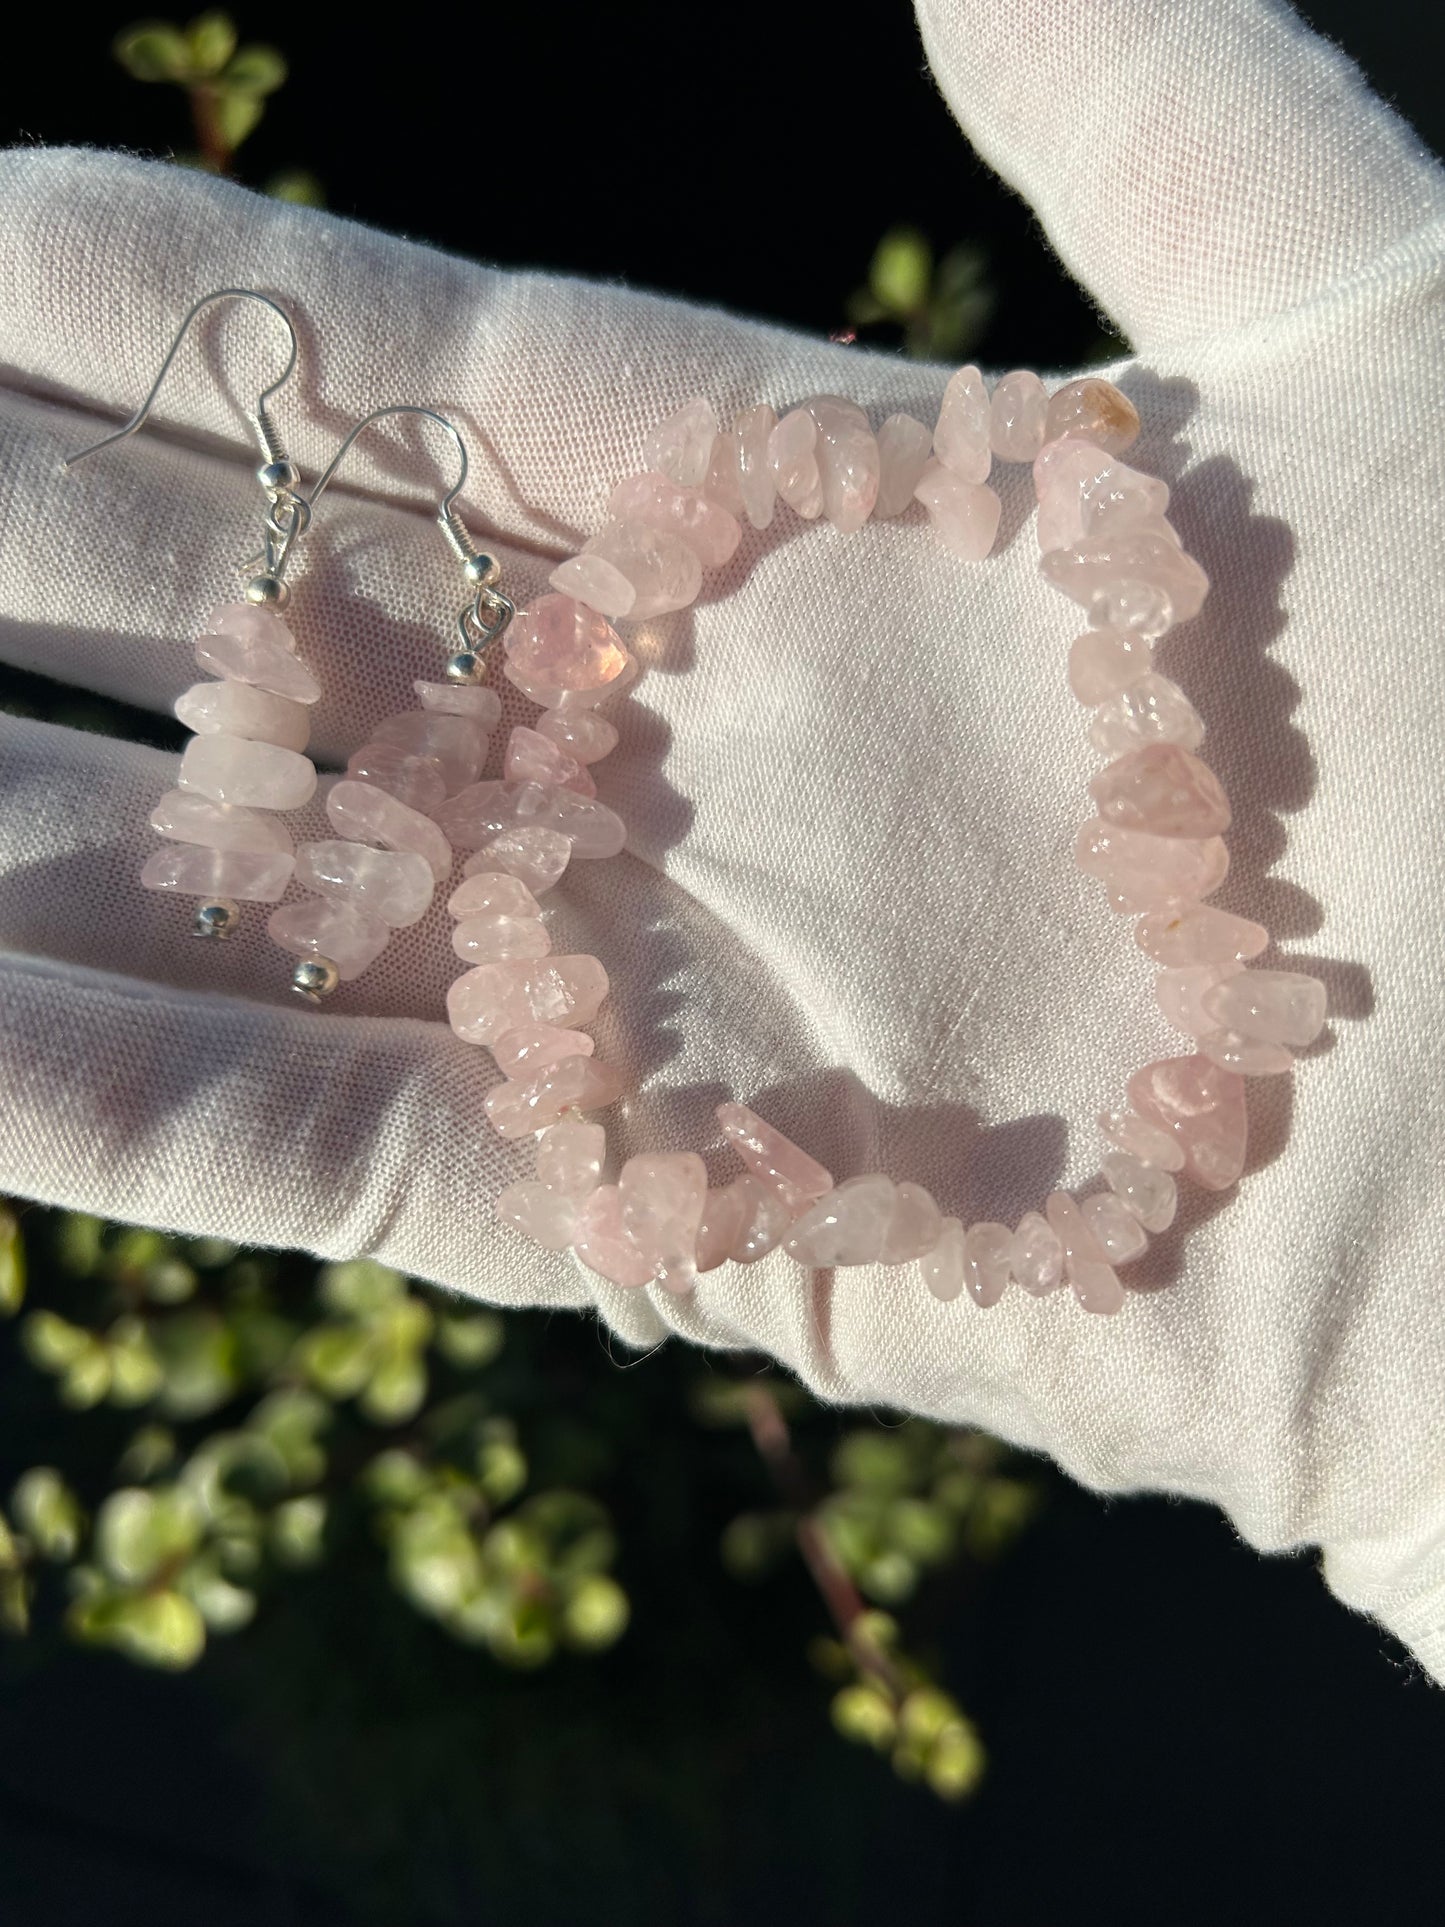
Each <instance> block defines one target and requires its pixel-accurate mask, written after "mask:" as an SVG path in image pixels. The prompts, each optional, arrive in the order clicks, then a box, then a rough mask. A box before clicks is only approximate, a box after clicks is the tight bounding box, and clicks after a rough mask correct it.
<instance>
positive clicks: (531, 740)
mask: <svg viewBox="0 0 1445 1927" xmlns="http://www.w3.org/2000/svg"><path fill="white" fill-rule="evenodd" d="M502 774H503V776H504V777H505V779H506V780H507V782H509V783H555V784H557V785H558V786H559V787H561V788H562V789H569V790H572V791H573V792H574V793H575V794H576V795H578V796H595V795H596V794H597V785H596V784H595V783H594V782H593V780H592V778H591V776H590V775H589V774H588V771H587V769H586V767H585V765H584V764H582V763H579V762H578V761H577V759H576V757H575V756H569V755H568V753H567V751H566V750H565V749H559V748H558V746H557V745H556V743H554V742H552V741H551V740H550V738H548V737H546V736H543V735H542V734H541V732H540V731H539V730H535V729H527V728H524V727H523V726H522V725H521V724H518V726H517V727H516V728H515V729H514V730H513V731H512V733H511V735H510V736H509V737H508V738H507V754H506V758H505V761H504V762H503V765H502Z"/></svg>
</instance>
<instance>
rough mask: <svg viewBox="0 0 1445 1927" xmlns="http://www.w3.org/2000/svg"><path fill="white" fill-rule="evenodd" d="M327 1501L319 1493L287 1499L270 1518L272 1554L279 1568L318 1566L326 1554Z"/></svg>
mask: <svg viewBox="0 0 1445 1927" xmlns="http://www.w3.org/2000/svg"><path fill="white" fill-rule="evenodd" d="M325 1535H326V1501H325V1500H324V1499H323V1498H322V1497H321V1495H320V1494H319V1493H316V1492H310V1493H307V1494H306V1496H305V1497H304V1498H300V1499H287V1500H286V1502H285V1504H284V1505H278V1506H277V1508H276V1510H275V1511H274V1512H273V1513H272V1514H271V1524H270V1543H271V1552H272V1555H273V1557H274V1558H275V1560H276V1562H277V1564H278V1565H282V1566H289V1567H291V1568H293V1569H301V1568H304V1567H307V1566H317V1565H320V1563H321V1560H322V1558H323V1556H324V1554H325V1551H326V1545H325Z"/></svg>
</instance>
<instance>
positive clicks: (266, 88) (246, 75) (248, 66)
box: [221, 43, 287, 94]
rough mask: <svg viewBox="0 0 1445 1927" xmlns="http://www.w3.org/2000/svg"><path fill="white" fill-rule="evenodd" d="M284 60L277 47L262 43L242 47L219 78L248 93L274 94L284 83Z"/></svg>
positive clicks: (285, 71)
mask: <svg viewBox="0 0 1445 1927" xmlns="http://www.w3.org/2000/svg"><path fill="white" fill-rule="evenodd" d="M286 74H287V68H286V60H285V56H284V55H283V54H282V53H281V52H280V50H279V48H276V47H269V46H266V45H265V44H264V43H258V44H252V45H249V46H245V47H242V49H241V51H240V52H239V53H238V54H237V55H236V57H235V59H234V60H233V61H232V62H231V64H230V65H229V66H228V67H227V68H226V71H225V73H224V74H223V75H222V76H221V78H222V79H223V80H224V81H225V83H226V85H227V86H228V87H238V88H240V89H241V90H242V91H243V92H245V93H248V94H274V93H275V92H276V89H277V88H278V87H284V86H285V85H286Z"/></svg>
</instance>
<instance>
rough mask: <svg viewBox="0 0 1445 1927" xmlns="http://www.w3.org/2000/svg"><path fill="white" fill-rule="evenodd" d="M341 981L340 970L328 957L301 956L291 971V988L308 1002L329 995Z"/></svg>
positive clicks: (312, 1002) (311, 1002)
mask: <svg viewBox="0 0 1445 1927" xmlns="http://www.w3.org/2000/svg"><path fill="white" fill-rule="evenodd" d="M340 982H341V972H340V971H339V970H338V969H337V968H336V965H335V964H334V963H332V961H331V959H330V958H329V957H303V958H302V959H301V961H300V963H299V964H297V966H296V968H295V969H294V970H293V971H292V972H291V988H292V989H293V990H294V991H295V992H296V994H297V996H298V997H304V998H305V999H306V1001H307V1002H308V1003H310V1004H319V1003H320V1002H321V999H322V998H323V997H329V996H330V995H331V993H332V991H333V990H335V988H336V986H337V985H338V984H339V983H340Z"/></svg>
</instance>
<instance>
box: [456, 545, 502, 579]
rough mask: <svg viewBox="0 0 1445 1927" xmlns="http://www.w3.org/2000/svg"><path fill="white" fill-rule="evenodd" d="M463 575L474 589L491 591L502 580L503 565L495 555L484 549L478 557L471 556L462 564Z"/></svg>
mask: <svg viewBox="0 0 1445 1927" xmlns="http://www.w3.org/2000/svg"><path fill="white" fill-rule="evenodd" d="M462 574H463V575H464V576H465V577H466V578H467V581H468V582H470V583H471V585H472V587H473V588H474V589H490V588H491V586H492V584H493V583H494V582H496V581H498V580H500V578H501V574H502V565H501V563H500V562H499V561H498V560H497V558H496V557H495V556H494V555H488V554H487V552H486V550H485V549H483V550H481V551H480V553H478V554H477V555H469V556H468V557H467V559H466V561H465V562H464V563H463V564H462Z"/></svg>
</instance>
